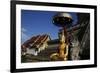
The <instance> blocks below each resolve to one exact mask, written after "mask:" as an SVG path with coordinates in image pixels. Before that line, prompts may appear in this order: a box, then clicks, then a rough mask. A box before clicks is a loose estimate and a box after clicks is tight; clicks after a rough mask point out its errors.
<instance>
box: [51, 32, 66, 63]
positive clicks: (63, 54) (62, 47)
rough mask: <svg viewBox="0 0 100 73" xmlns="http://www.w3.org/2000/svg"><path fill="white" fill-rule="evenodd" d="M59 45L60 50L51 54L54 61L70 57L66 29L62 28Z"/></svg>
mask: <svg viewBox="0 0 100 73" xmlns="http://www.w3.org/2000/svg"><path fill="white" fill-rule="evenodd" d="M58 36H59V45H58V52H57V53H53V54H51V56H50V58H51V60H53V61H59V60H60V61H66V60H67V57H68V44H66V43H65V40H66V38H65V34H64V30H61V31H60V33H59V35H58Z"/></svg>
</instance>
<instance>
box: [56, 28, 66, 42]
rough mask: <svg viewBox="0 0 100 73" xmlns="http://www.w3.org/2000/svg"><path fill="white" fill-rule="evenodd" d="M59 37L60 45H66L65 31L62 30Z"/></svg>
mask: <svg viewBox="0 0 100 73" xmlns="http://www.w3.org/2000/svg"><path fill="white" fill-rule="evenodd" d="M58 37H59V40H60V43H65V35H64V30H63V29H61V30H60V31H59V34H58Z"/></svg>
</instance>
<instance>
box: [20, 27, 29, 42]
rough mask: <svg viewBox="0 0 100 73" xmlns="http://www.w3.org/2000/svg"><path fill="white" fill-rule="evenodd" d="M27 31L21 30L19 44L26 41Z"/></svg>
mask: <svg viewBox="0 0 100 73" xmlns="http://www.w3.org/2000/svg"><path fill="white" fill-rule="evenodd" d="M26 32H27V30H26V29H25V28H22V29H21V43H24V42H25V41H26V40H27V39H28V35H27V33H26Z"/></svg>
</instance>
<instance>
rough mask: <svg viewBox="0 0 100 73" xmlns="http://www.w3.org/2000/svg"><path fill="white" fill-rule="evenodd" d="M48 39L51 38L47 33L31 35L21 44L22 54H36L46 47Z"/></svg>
mask: <svg viewBox="0 0 100 73" xmlns="http://www.w3.org/2000/svg"><path fill="white" fill-rule="evenodd" d="M50 40H51V38H50V36H49V35H47V34H44V35H37V36H33V37H32V38H31V39H29V40H27V41H26V42H24V43H23V44H22V45H21V49H22V55H25V54H32V55H35V56H36V55H38V53H39V52H41V51H42V50H45V49H46V48H47V47H48V44H47V42H48V41H50Z"/></svg>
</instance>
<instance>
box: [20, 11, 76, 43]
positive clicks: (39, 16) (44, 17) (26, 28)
mask: <svg viewBox="0 0 100 73" xmlns="http://www.w3.org/2000/svg"><path fill="white" fill-rule="evenodd" d="M56 13H58V12H53V11H34V10H21V42H22V43H23V42H25V41H26V40H28V39H29V38H31V37H32V36H36V35H39V34H40V35H42V34H49V35H50V37H51V39H57V38H58V30H59V27H57V26H54V25H53V23H52V17H53V16H54V15H55V14H56ZM70 14H71V15H72V17H73V19H74V22H73V24H76V22H77V15H76V13H72V12H71V13H70Z"/></svg>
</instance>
